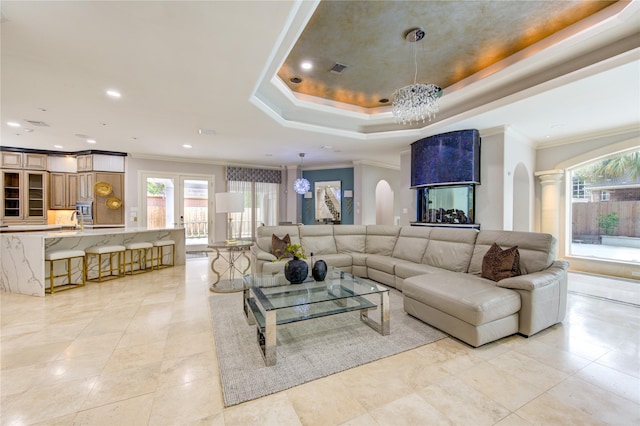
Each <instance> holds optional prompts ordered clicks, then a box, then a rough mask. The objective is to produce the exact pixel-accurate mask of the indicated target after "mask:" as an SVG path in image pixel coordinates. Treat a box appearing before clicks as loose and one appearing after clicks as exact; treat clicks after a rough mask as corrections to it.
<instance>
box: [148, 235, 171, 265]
mask: <svg viewBox="0 0 640 426" xmlns="http://www.w3.org/2000/svg"><path fill="white" fill-rule="evenodd" d="M153 247H154V248H155V250H156V253H155V258H154V259H153V260H152V262H151V267H152V268H153V262H154V261H155V263H156V266H155V268H156V269H160V268H169V267H171V266H173V265H175V263H176V242H175V241H173V240H158V241H154V242H153ZM165 248H171V263H164V256H165V253H164V249H165Z"/></svg>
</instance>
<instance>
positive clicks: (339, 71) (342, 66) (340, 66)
mask: <svg viewBox="0 0 640 426" xmlns="http://www.w3.org/2000/svg"><path fill="white" fill-rule="evenodd" d="M347 67H348V65H345V64H341V63H339V62H336V63H335V64H334V65H333V66H332V67H331V69H330V70H329V71H330V72H332V73H334V74H342V71H344V70H345V69H346V68H347Z"/></svg>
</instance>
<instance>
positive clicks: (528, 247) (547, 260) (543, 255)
mask: <svg viewBox="0 0 640 426" xmlns="http://www.w3.org/2000/svg"><path fill="white" fill-rule="evenodd" d="M493 243H496V244H498V245H499V246H500V247H502V248H508V247H513V246H518V252H519V253H520V272H521V273H522V274H523V275H526V274H531V273H533V272H538V271H542V270H544V269H547V268H548V267H550V266H551V264H552V263H553V261H554V260H555V258H556V245H557V240H556V238H555V237H553V236H552V235H551V234H541V233H538V232H520V231H492V230H489V231H480V233H479V234H478V238H477V239H476V244H475V247H474V249H473V256H472V257H471V263H470V264H469V273H470V274H476V275H480V274H481V273H482V259H483V258H484V255H485V253H486V252H487V250H489V247H491V245H492V244H493Z"/></svg>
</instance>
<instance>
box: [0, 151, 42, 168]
mask: <svg viewBox="0 0 640 426" xmlns="http://www.w3.org/2000/svg"><path fill="white" fill-rule="evenodd" d="M0 164H1V165H2V168H3V169H28V170H47V155H46V154H35V153H31V152H13V151H2V160H0Z"/></svg>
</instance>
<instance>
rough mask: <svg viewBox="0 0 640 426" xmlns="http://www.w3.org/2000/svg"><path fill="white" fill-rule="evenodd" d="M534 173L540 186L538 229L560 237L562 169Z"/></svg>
mask: <svg viewBox="0 0 640 426" xmlns="http://www.w3.org/2000/svg"><path fill="white" fill-rule="evenodd" d="M535 175H536V176H537V177H538V179H540V186H541V187H542V192H541V199H540V210H541V215H540V219H541V220H540V231H542V232H546V233H548V234H551V235H553V236H554V237H556V238H558V239H560V195H561V190H562V186H561V185H562V177H563V176H564V170H545V171H542V172H536V173H535Z"/></svg>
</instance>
